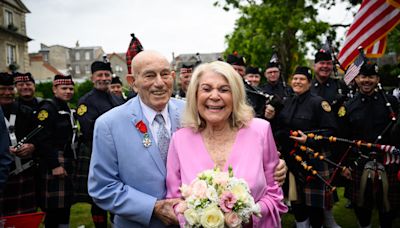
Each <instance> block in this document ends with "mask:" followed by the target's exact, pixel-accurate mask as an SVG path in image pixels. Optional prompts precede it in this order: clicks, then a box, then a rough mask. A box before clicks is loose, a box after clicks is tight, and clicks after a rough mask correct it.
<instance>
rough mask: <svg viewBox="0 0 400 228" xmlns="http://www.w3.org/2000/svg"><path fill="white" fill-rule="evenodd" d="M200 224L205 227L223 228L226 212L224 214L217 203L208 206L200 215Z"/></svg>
mask: <svg viewBox="0 0 400 228" xmlns="http://www.w3.org/2000/svg"><path fill="white" fill-rule="evenodd" d="M200 224H201V225H202V226H203V227H204V228H223V227H224V214H222V212H221V210H220V209H219V208H218V207H217V206H215V205H213V206H210V207H207V208H205V209H204V211H203V214H202V215H201V217H200Z"/></svg>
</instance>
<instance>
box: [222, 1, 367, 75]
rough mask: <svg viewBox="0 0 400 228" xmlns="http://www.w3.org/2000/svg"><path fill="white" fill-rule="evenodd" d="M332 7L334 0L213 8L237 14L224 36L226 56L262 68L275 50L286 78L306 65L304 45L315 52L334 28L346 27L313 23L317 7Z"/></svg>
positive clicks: (227, 3)
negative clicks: (235, 54)
mask: <svg viewBox="0 0 400 228" xmlns="http://www.w3.org/2000/svg"><path fill="white" fill-rule="evenodd" d="M359 2H360V1H359V0H353V1H350V3H351V4H353V3H354V4H358V3H359ZM335 3H336V1H335V0H320V1H318V0H308V1H306V0H263V1H256V0H247V1H246V0H225V1H223V0H220V1H217V2H215V3H214V5H216V6H219V7H222V8H223V9H224V10H230V9H238V10H239V12H240V14H241V16H240V18H239V19H238V20H237V21H236V24H235V29H234V32H233V33H232V34H230V35H227V36H226V41H227V43H228V48H227V50H226V51H225V52H226V54H229V53H232V52H233V51H238V52H239V54H241V55H244V56H245V57H246V59H247V63H249V64H253V65H256V66H265V64H266V63H267V62H268V61H269V59H270V58H271V56H272V52H273V47H275V51H276V52H277V54H278V57H279V59H280V61H281V64H282V71H283V74H284V75H288V74H289V73H291V72H293V69H294V68H295V67H296V66H297V65H300V64H306V62H305V55H306V53H307V50H308V48H307V46H306V44H307V43H311V45H312V46H313V47H314V48H316V49H319V48H321V46H322V43H324V42H325V40H323V39H325V38H326V37H327V36H331V37H332V38H333V39H335V37H336V33H335V29H334V28H335V27H337V26H346V25H335V27H331V25H330V24H328V23H326V22H323V21H319V20H318V19H317V15H318V11H317V9H318V8H317V7H325V8H329V7H331V6H333V5H335Z"/></svg>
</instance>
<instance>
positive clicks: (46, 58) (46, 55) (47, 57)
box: [43, 53, 49, 62]
mask: <svg viewBox="0 0 400 228" xmlns="http://www.w3.org/2000/svg"><path fill="white" fill-rule="evenodd" d="M43 61H45V62H48V61H49V55H48V53H46V54H44V55H43Z"/></svg>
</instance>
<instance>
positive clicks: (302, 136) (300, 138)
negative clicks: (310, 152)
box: [290, 130, 307, 144]
mask: <svg viewBox="0 0 400 228" xmlns="http://www.w3.org/2000/svg"><path fill="white" fill-rule="evenodd" d="M297 132H298V133H299V134H298V136H293V135H291V136H290V138H291V139H293V140H295V141H296V142H299V143H301V144H304V143H306V141H307V135H306V134H304V133H303V132H302V131H300V130H298V131H297Z"/></svg>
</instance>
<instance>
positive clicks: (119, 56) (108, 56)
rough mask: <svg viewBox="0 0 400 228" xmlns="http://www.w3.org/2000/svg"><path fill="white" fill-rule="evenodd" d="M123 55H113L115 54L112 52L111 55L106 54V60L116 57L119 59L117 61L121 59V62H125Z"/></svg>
mask: <svg viewBox="0 0 400 228" xmlns="http://www.w3.org/2000/svg"><path fill="white" fill-rule="evenodd" d="M124 55H125V53H115V52H113V53H111V54H107V58H108V59H111V58H112V57H114V56H115V57H117V58H119V59H121V60H122V61H125V59H124V57H123V56H124Z"/></svg>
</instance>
